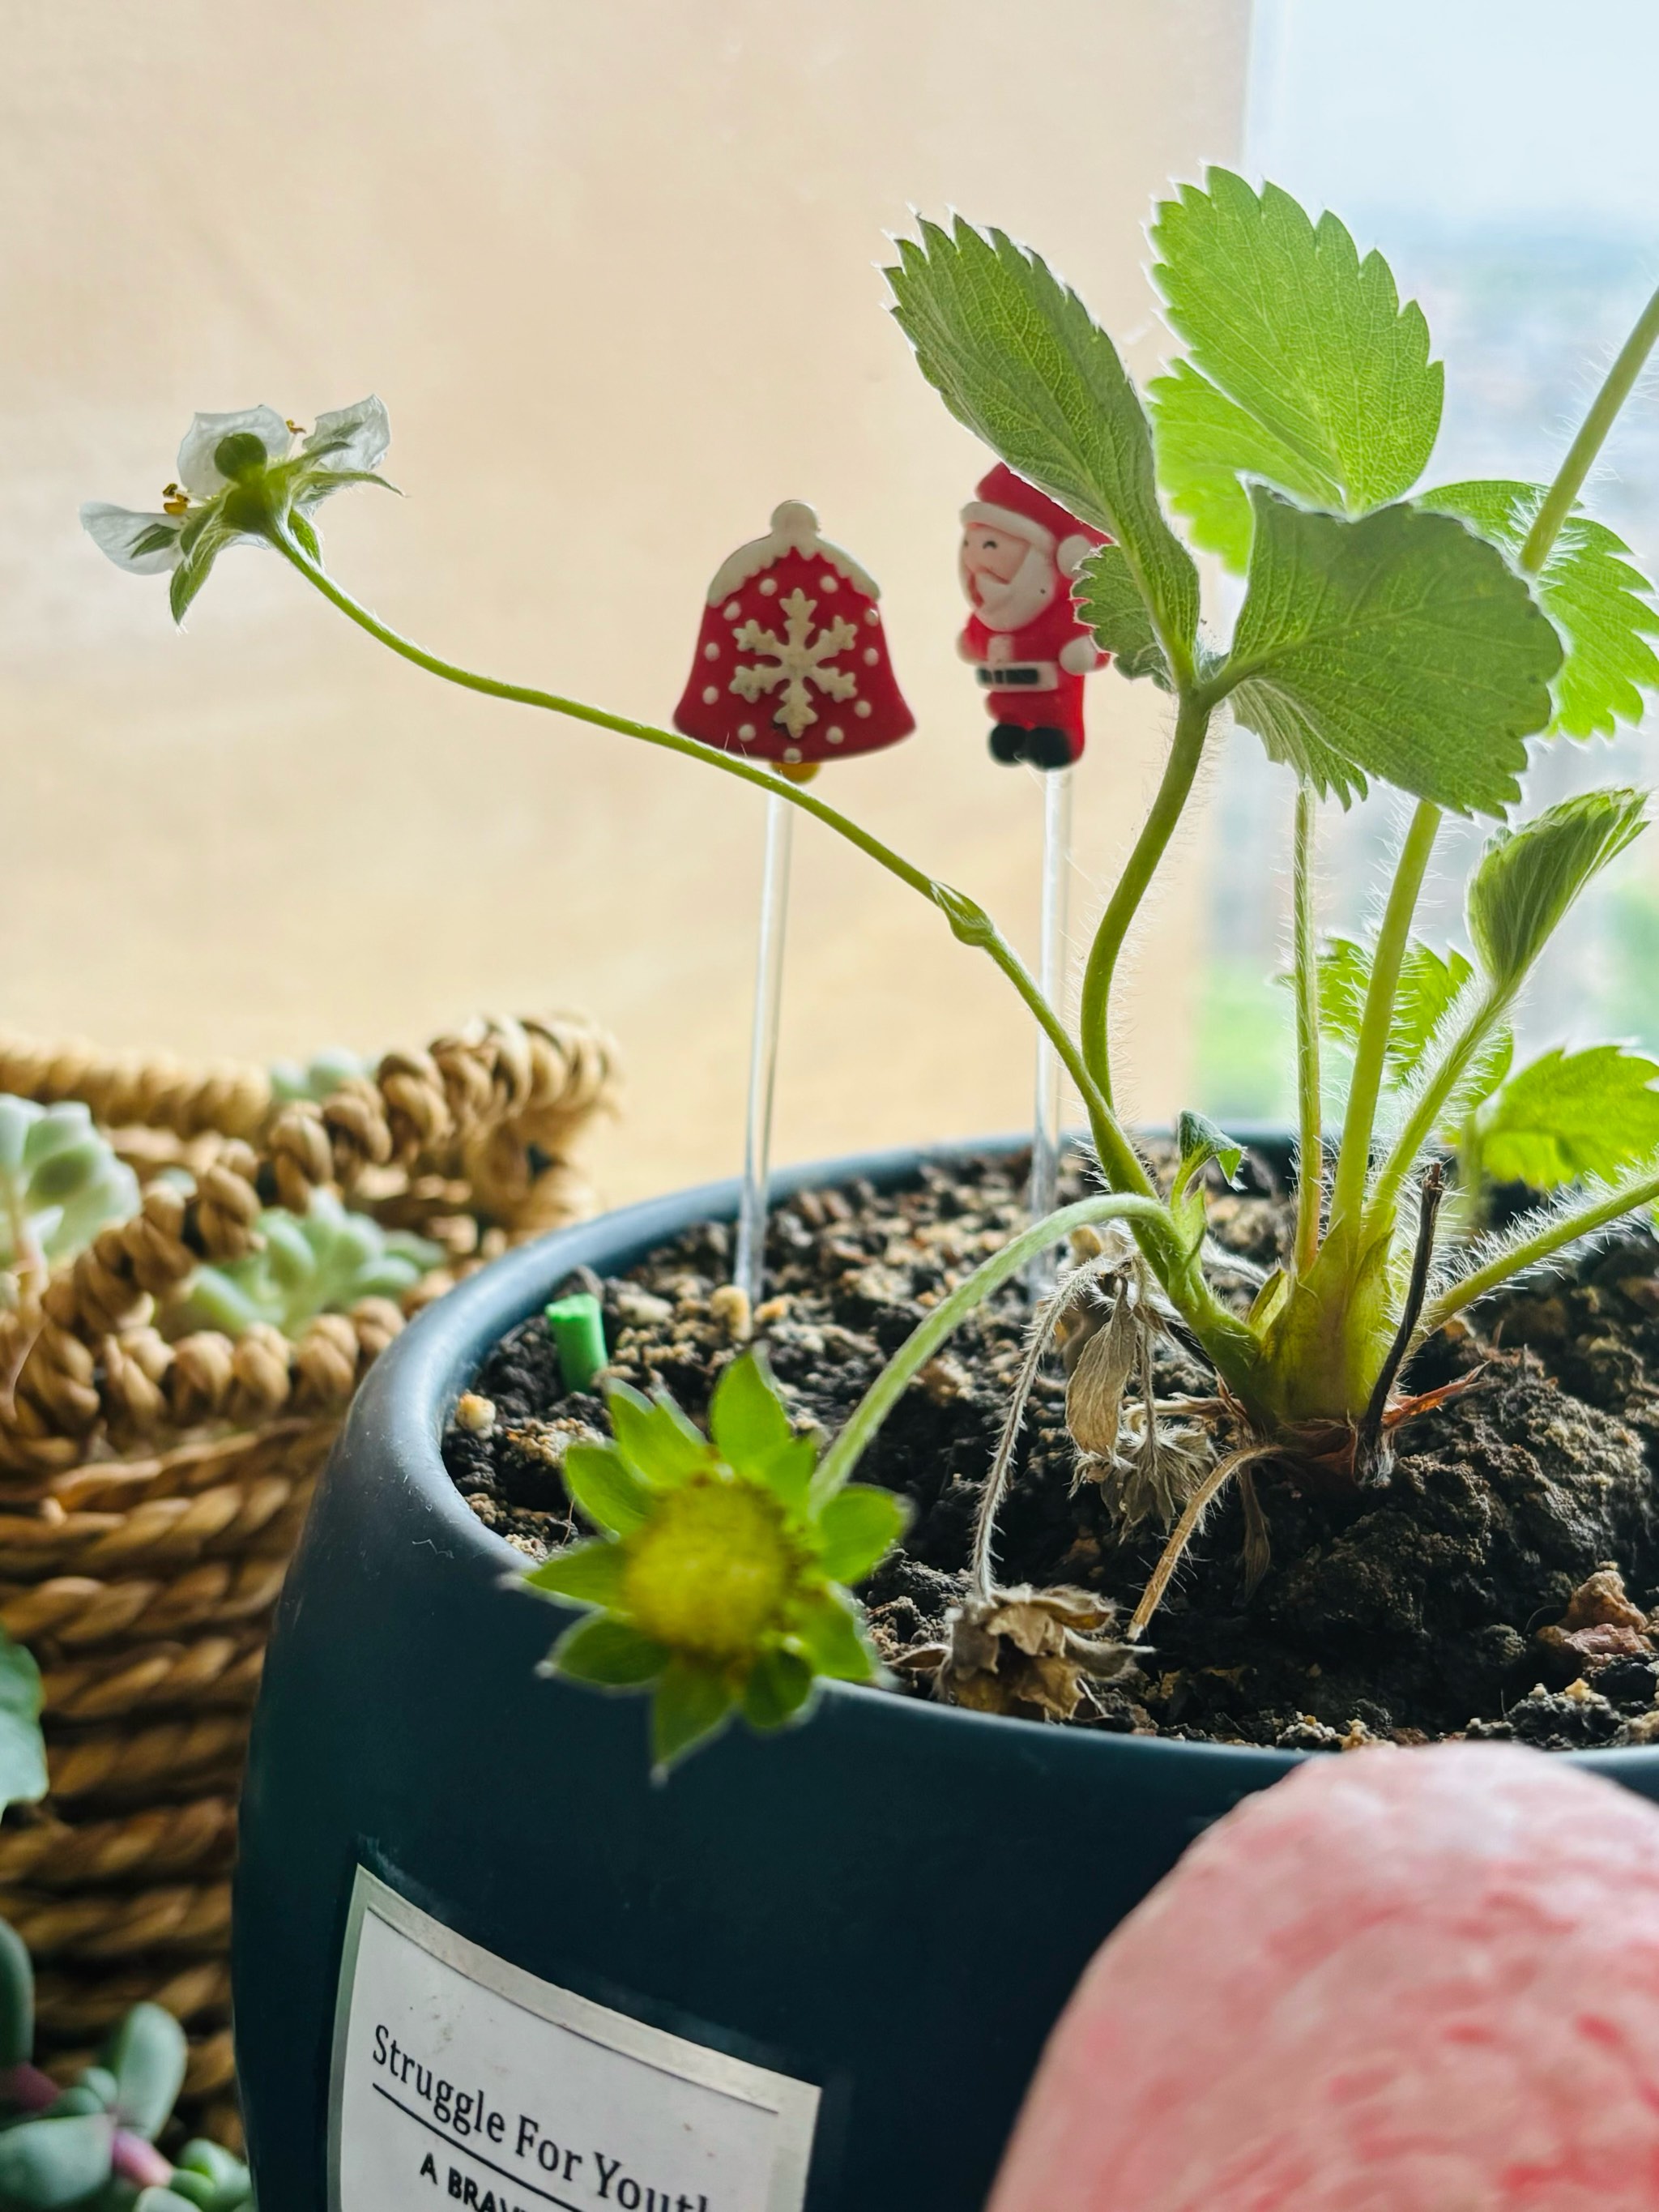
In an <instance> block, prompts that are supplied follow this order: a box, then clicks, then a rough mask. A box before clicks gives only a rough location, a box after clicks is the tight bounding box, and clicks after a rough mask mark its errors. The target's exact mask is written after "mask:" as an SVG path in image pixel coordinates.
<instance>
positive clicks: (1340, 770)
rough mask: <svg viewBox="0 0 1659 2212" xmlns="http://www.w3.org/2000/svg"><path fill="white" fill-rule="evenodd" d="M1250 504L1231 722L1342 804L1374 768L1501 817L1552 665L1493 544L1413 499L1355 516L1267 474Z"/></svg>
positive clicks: (1540, 628)
mask: <svg viewBox="0 0 1659 2212" xmlns="http://www.w3.org/2000/svg"><path fill="white" fill-rule="evenodd" d="M1250 503H1251V506H1252V507H1253V509H1254V511H1255V538H1254V540H1253V542H1252V545H1251V550H1250V580H1249V591H1248V592H1247V593H1246V596H1245V600H1244V605H1243V609H1242V610H1241V611H1240V614H1239V617H1238V625H1237V629H1236V631H1235V633H1234V636H1233V643H1232V649H1231V653H1229V655H1228V658H1227V661H1226V664H1225V667H1224V668H1223V670H1222V671H1221V672H1220V675H1219V677H1218V678H1217V680H1216V690H1217V691H1218V694H1226V693H1231V699H1232V704H1233V711H1234V713H1235V714H1236V715H1237V718H1238V720H1240V721H1241V722H1243V724H1244V725H1245V726H1246V727H1247V728H1249V729H1253V730H1255V732H1257V734H1258V735H1259V736H1260V737H1261V739H1262V741H1263V743H1264V744H1266V745H1267V750H1268V753H1269V754H1270V756H1271V757H1273V759H1275V760H1281V761H1285V762H1288V763H1290V765H1291V767H1293V768H1294V769H1296V771H1297V774H1298V775H1300V776H1301V778H1302V779H1303V781H1304V782H1307V783H1310V784H1312V785H1313V787H1315V789H1316V790H1317V791H1318V792H1319V793H1321V795H1322V796H1323V795H1326V794H1328V793H1332V792H1334V793H1336V795H1337V796H1338V797H1339V798H1340V799H1341V800H1342V802H1343V804H1344V805H1347V804H1348V803H1349V801H1350V800H1351V799H1353V798H1354V797H1355V796H1361V797H1363V796H1364V793H1365V791H1366V788H1367V779H1368V778H1369V777H1370V776H1373V775H1375V776H1380V777H1381V778H1383V781H1386V782H1389V783H1391V784H1394V785H1395V786H1396V787H1398V788H1399V789H1400V790H1401V791H1407V792H1410V793H1412V794H1413V796H1414V797H1416V798H1419V799H1431V800H1432V801H1433V802H1434V804H1435V805H1439V806H1443V807H1445V808H1447V809H1448V810H1449V811H1452V812H1455V813H1459V814H1465V813H1469V812H1480V813H1486V814H1497V813H1501V812H1502V811H1503V809H1504V807H1505V806H1507V805H1510V804H1511V803H1512V802H1513V801H1514V800H1515V799H1516V798H1518V797H1519V795H1520V784H1519V781H1518V777H1519V774H1520V771H1521V769H1523V768H1524V767H1525V765H1526V758H1527V755H1526V746H1525V744H1524V743H1523V742H1522V740H1523V739H1524V738H1526V737H1527V736H1528V733H1529V732H1532V731H1534V730H1540V729H1542V728H1543V727H1544V726H1545V725H1546V723H1547V721H1548V720H1549V717H1550V695H1549V684H1550V680H1551V678H1553V676H1554V674H1555V672H1556V670H1557V669H1558V668H1559V665H1560V663H1561V647H1560V642H1559V639H1558V638H1557V636H1556V635H1555V631H1554V629H1553V628H1552V627H1551V625H1550V623H1549V622H1548V620H1547V617H1545V616H1544V614H1543V613H1542V612H1541V610H1540V609H1539V607H1538V605H1537V604H1536V603H1535V601H1534V599H1533V597H1532V594H1531V593H1530V592H1529V591H1528V588H1527V586H1526V585H1525V583H1524V582H1523V581H1522V579H1521V578H1520V577H1519V576H1517V575H1516V573H1515V571H1514V570H1513V569H1512V568H1510V565H1509V563H1508V562H1506V561H1505V560H1504V557H1503V556H1502V554H1500V553H1499V552H1498V550H1497V549H1496V548H1495V547H1494V546H1492V545H1489V544H1487V543H1486V540H1485V539H1483V538H1477V537H1476V536H1475V535H1474V532H1471V531H1469V530H1467V529H1465V528H1464V526H1462V524H1461V523H1459V522H1457V521H1455V520H1454V519H1453V518H1452V517H1451V516H1449V515H1441V514H1425V513H1419V511H1418V510H1417V509H1416V508H1414V507H1382V508H1379V509H1378V510H1377V511H1376V513H1371V514H1368V515H1364V516H1362V517H1361V518H1360V519H1359V520H1358V521H1354V522H1350V521H1346V520H1342V519H1341V518H1340V516H1336V515H1329V514H1315V513H1309V512H1308V511H1307V510H1306V509H1305V508H1303V507H1296V506H1293V505H1292V504H1291V501H1288V500H1285V499H1282V498H1280V497H1279V495H1278V494H1277V493H1276V492H1273V491H1270V490H1268V489H1267V487H1266V486H1265V485H1262V484H1255V485H1252V486H1251V488H1250Z"/></svg>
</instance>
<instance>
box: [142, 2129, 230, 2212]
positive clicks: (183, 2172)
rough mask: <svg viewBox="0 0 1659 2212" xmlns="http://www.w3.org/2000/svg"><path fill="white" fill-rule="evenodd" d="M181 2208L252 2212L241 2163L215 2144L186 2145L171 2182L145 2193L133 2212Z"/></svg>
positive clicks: (194, 2211) (167, 2211) (198, 2211)
mask: <svg viewBox="0 0 1659 2212" xmlns="http://www.w3.org/2000/svg"><path fill="white" fill-rule="evenodd" d="M152 2197H154V2199H155V2203H154V2206H153V2207H152V2205H151V2203H150V2199H151V2198H152ZM169 2197H171V2199H172V2202H171V2203H169V2202H168V2201H167V2200H168V2198H169ZM181 2204H182V2205H188V2206H189V2207H191V2212H253V2183H252V2177H251V2176H250V2175H249V2172H248V2170H247V2168H246V2166H244V2165H243V2163H242V2161H241V2160H240V2158H235V2157H233V2156H232V2154H231V2153H230V2152H229V2151H228V2150H224V2149H222V2148H221V2147H220V2146H219V2144H217V2143H216V2142H200V2141H198V2142H188V2143H186V2144H185V2148H184V2149H183V2151H182V2152H181V2153H180V2154H179V2163H178V2165H177V2166H175V2167H174V2168H173V2179H172V2182H171V2183H170V2184H168V2185H167V2186H165V2187H162V2188H157V2189H155V2190H146V2191H144V2192H143V2195H142V2196H141V2197H139V2199H138V2203H137V2208H136V2212H175V2208H176V2207H177V2206H179V2205H181Z"/></svg>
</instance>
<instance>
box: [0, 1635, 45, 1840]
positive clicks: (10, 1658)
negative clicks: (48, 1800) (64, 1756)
mask: <svg viewBox="0 0 1659 2212" xmlns="http://www.w3.org/2000/svg"><path fill="white" fill-rule="evenodd" d="M44 1796H46V1740H45V1738H44V1737H43V1736H42V1735H41V1733H40V1668H39V1667H38V1666H37V1665H36V1664H35V1662H34V1657H33V1654H32V1653H31V1652H30V1651H29V1650H27V1648H26V1647H25V1646H24V1645H23V1644H16V1643H14V1642H13V1640H12V1638H10V1637H9V1636H8V1635H7V1634H6V1632H5V1631H4V1630H3V1629H0V1811H3V1810H4V1808H5V1807H6V1806H8V1805H22V1804H30V1805H32V1804H33V1802H35V1800H36V1799H37V1798H40V1797H44Z"/></svg>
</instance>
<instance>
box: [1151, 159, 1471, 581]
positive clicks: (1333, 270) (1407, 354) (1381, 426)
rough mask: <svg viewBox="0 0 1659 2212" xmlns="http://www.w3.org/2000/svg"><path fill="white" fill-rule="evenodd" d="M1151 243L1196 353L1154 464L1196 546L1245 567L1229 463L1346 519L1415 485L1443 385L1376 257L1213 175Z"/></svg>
mask: <svg viewBox="0 0 1659 2212" xmlns="http://www.w3.org/2000/svg"><path fill="white" fill-rule="evenodd" d="M1152 245H1153V247H1154V249H1155V250H1156V252H1157V253H1158V263H1157V265H1156V266H1155V267H1154V269H1153V271H1152V276H1153V281H1154V282H1155V283H1157V285H1158V289H1160V291H1161V292H1162V293H1163V295H1164V301H1165V313H1166V316H1167V319H1168V321H1169V323H1170V327H1171V329H1172V330H1174V331H1175V332H1176V335H1177V336H1178V337H1181V338H1182V339H1184V340H1185V342H1186V343H1187V346H1188V351H1189V354H1190V356H1191V359H1190V364H1189V365H1188V367H1187V368H1185V369H1184V371H1182V370H1178V371H1177V372H1176V374H1175V375H1174V376H1173V377H1171V378H1170V379H1168V380H1164V386H1163V388H1162V389H1161V390H1160V391H1159V392H1158V399H1157V403H1156V404H1157V408H1158V459H1159V464H1160V467H1161V469H1162V471H1163V474H1164V483H1165V485H1166V487H1167V488H1168V489H1169V491H1170V498H1171V502H1172V504H1173V505H1174V506H1175V507H1176V508H1177V510H1178V511H1179V512H1180V513H1183V514H1185V515H1187V516H1188V519H1189V520H1191V521H1192V522H1193V524H1194V535H1195V536H1196V537H1197V538H1198V541H1199V543H1200V544H1203V545H1208V546H1212V547H1213V548H1214V550H1217V551H1218V552H1222V553H1224V554H1225V555H1227V556H1228V557H1229V558H1230V559H1231V560H1232V561H1233V562H1235V564H1236V565H1237V566H1240V567H1242V566H1243V550H1244V549H1245V548H1246V547H1247V546H1248V544H1249V517H1248V515H1247V514H1246V513H1244V512H1243V507H1242V503H1241V501H1239V500H1238V499H1237V497H1236V496H1233V495H1229V494H1228V493H1227V492H1226V490H1225V484H1224V482H1223V479H1224V477H1225V474H1226V473H1227V472H1228V470H1229V465H1231V473H1232V474H1233V476H1234V477H1237V475H1238V474H1239V473H1240V472H1241V471H1242V472H1244V473H1247V474H1250V475H1255V476H1261V477H1266V478H1267V480H1268V481H1269V482H1271V483H1275V484H1278V485H1279V487H1280V488H1281V489H1284V490H1286V491H1291V492H1294V493H1295V494H1297V496H1298V497H1300V498H1302V499H1304V500H1306V501H1309V502H1310V504H1313V505H1316V506H1320V507H1340V508H1341V509H1342V510H1344V511H1345V512H1346V513H1349V514H1360V513H1365V512H1366V511H1367V510H1368V509H1370V508H1371V507H1380V506H1382V505H1383V503H1384V502H1385V501H1389V500H1395V499H1398V498H1399V497H1400V496H1401V494H1402V493H1403V492H1406V491H1408V490H1409V489H1411V487H1412V485H1413V483H1416V481H1417V479H1418V477H1419V476H1420V475H1421V474H1422V472H1423V470H1424V468H1425V466H1426V465H1427V463H1428V459H1429V455H1430V453H1431V452H1432V450H1433V447H1434V441H1435V438H1436V435H1437V433H1438V431H1439V428H1440V410H1441V405H1442V402H1443V396H1444V383H1445V377H1444V372H1443V369H1442V367H1441V365H1440V363H1439V362H1436V361H1431V360H1430V358H1429V326H1428V325H1427V323H1426V322H1425V320H1424V317H1423V311H1422V309H1421V308H1420V307H1418V306H1417V304H1416V303H1415V301H1407V302H1406V304H1405V305H1404V306H1402V305H1401V300H1400V294H1399V290H1398V288H1397V287H1396V285H1395V279H1394V273H1393V271H1392V270H1390V269H1389V264H1388V263H1387V262H1386V261H1385V260H1384V259H1383V256H1382V255H1381V254H1380V253H1376V252H1372V253H1368V254H1366V255H1365V257H1364V259H1363V260H1362V259H1361V258H1360V256H1359V252H1358V249H1357V248H1356V246H1355V245H1354V242H1353V240H1352V237H1351V236H1350V235H1349V234H1348V232H1347V230H1346V228H1344V226H1343V225H1342V224H1341V223H1340V222H1339V221H1338V220H1337V218H1336V217H1335V216H1334V215H1330V214H1326V215H1322V216H1320V218H1319V220H1318V222H1313V221H1312V220H1311V219H1310V216H1308V214H1307V213H1306V211H1305V210H1304V209H1303V208H1301V207H1300V206H1298V205H1297V202H1296V201H1295V200H1293V199H1292V198H1291V196H1290V194H1289V193H1288V192H1286V191H1282V190H1281V189H1280V188H1279V186H1278V185H1265V186H1264V187H1263V189H1262V191H1261V192H1260V193H1259V194H1258V193H1257V192H1255V191H1253V190H1252V189H1251V187H1250V186H1249V185H1247V184H1246V183H1245V181H1244V179H1243V178H1242V177H1238V176H1235V175H1234V174H1233V173H1232V172H1231V170H1228V169H1219V168H1216V169H1212V170H1210V171H1209V172H1208V173H1207V175H1206V179H1205V182H1204V185H1203V186H1202V187H1200V186H1199V185H1182V188H1181V190H1180V191H1179V193H1178V194H1177V196H1176V198H1174V199H1173V200H1166V201H1164V203H1163V204H1162V205H1161V206H1160V207H1159V208H1158V214H1157V216H1156V218H1155V220H1154V222H1153V225H1152ZM1200 386H1202V387H1204V388H1203V389H1200ZM1230 448H1231V451H1230Z"/></svg>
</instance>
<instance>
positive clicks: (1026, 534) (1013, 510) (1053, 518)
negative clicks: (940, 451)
mask: <svg viewBox="0 0 1659 2212" xmlns="http://www.w3.org/2000/svg"><path fill="white" fill-rule="evenodd" d="M962 519H963V521H964V522H976V523H979V524H980V525H981V526H982V527H988V528H991V529H994V530H1006V531H1007V532H1009V533H1010V535H1011V536H1012V537H1015V538H1024V540H1025V542H1026V543H1027V544H1030V545H1036V546H1040V547H1041V548H1042V551H1043V552H1045V553H1051V554H1052V555H1053V556H1054V566H1055V567H1056V568H1058V569H1059V570H1060V574H1061V575H1062V576H1075V575H1076V574H1077V572H1078V570H1079V568H1081V567H1082V566H1083V563H1084V562H1085V561H1086V560H1087V559H1088V557H1089V556H1090V554H1091V553H1092V552H1093V551H1094V550H1095V548H1096V546H1097V545H1105V544H1109V542H1110V541H1109V539H1108V538H1107V536H1106V532H1104V531H1103V530H1096V529H1094V528H1093V527H1092V526H1091V525H1090V524H1088V523H1086V522H1079V520H1078V519H1077V517H1076V516H1075V515H1073V514H1067V513H1066V510H1065V508H1064V507H1062V506H1061V505H1060V501H1058V500H1054V499H1050V498H1049V496H1048V493H1047V492H1042V491H1039V490H1038V489H1037V488H1036V485H1035V484H1030V483H1026V481H1025V479H1024V477H1017V476H1016V475H1015V474H1014V472H1013V471H1012V469H1011V468H1010V467H1009V466H1008V464H1007V463H1006V461H999V462H998V463H997V465H996V466H995V468H994V469H993V470H992V471H991V472H990V474H989V475H988V476H985V477H981V478H980V480H979V482H978V483H977V484H976V485H975V487H974V496H973V497H972V499H970V500H969V502H968V504H967V506H966V507H963V510H962Z"/></svg>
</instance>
